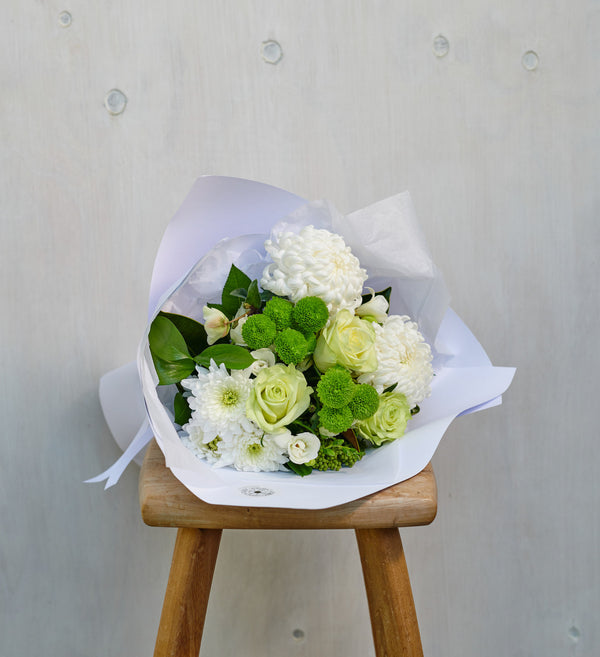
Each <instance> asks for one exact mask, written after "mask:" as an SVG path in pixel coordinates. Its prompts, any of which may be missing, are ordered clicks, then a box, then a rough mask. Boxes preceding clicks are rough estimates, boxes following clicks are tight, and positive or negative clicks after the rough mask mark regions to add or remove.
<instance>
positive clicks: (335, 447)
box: [311, 438, 363, 470]
mask: <svg viewBox="0 0 600 657" xmlns="http://www.w3.org/2000/svg"><path fill="white" fill-rule="evenodd" d="M362 456H363V455H362V452H359V451H357V450H356V449H354V447H350V446H349V445H348V444H347V443H346V442H345V441H344V440H342V439H341V438H321V448H320V449H319V453H318V455H317V458H316V459H315V460H314V462H312V463H311V465H312V467H313V468H314V469H315V470H340V469H341V468H342V466H346V467H348V468H351V467H352V466H353V465H354V464H355V463H356V462H357V461H360V459H361V458H362Z"/></svg>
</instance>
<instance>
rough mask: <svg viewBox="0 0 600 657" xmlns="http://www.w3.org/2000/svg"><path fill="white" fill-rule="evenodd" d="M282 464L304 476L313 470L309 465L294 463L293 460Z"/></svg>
mask: <svg viewBox="0 0 600 657" xmlns="http://www.w3.org/2000/svg"><path fill="white" fill-rule="evenodd" d="M284 465H285V467H286V468H287V469H288V470H291V471H292V472H295V473H296V474H297V475H300V476H301V477H306V475H309V474H310V473H311V472H312V470H313V469H312V468H311V466H310V465H306V463H294V462H293V461H288V462H287V463H285V464H284Z"/></svg>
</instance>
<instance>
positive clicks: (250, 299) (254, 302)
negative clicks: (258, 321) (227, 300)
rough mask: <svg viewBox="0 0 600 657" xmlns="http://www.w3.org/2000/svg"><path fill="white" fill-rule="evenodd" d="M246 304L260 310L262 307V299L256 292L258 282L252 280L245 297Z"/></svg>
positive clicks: (257, 291)
mask: <svg viewBox="0 0 600 657" xmlns="http://www.w3.org/2000/svg"><path fill="white" fill-rule="evenodd" d="M246 303H247V304H249V305H250V306H252V307H253V308H256V309H257V310H260V307H261V306H262V299H261V298H260V292H259V290H258V281H257V280H253V281H252V283H250V286H249V287H248V294H247V295H246Z"/></svg>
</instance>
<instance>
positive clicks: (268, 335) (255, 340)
mask: <svg viewBox="0 0 600 657" xmlns="http://www.w3.org/2000/svg"><path fill="white" fill-rule="evenodd" d="M276 334H277V328H276V327H275V322H274V321H273V320H272V319H270V318H269V317H267V316H266V315H262V314H257V315H250V317H248V319H247V320H246V321H245V322H244V324H243V325H242V337H243V338H244V342H245V343H246V344H247V345H248V347H250V349H253V350H254V349H264V348H265V347H269V346H270V345H272V344H273V340H275V335H276Z"/></svg>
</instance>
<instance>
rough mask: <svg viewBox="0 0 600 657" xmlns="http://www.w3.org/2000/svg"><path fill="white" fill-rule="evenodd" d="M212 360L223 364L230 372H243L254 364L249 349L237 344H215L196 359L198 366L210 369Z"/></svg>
mask: <svg viewBox="0 0 600 657" xmlns="http://www.w3.org/2000/svg"><path fill="white" fill-rule="evenodd" d="M211 359H212V360H214V361H215V363H216V364H217V365H220V364H221V363H223V364H224V365H225V367H226V368H227V369H230V370H243V369H245V368H246V367H250V365H252V363H253V362H254V358H253V357H252V356H251V355H250V352H249V351H248V350H247V349H244V347H240V346H239V345H235V344H214V345H213V346H212V347H208V348H207V349H205V350H204V351H203V352H202V353H201V354H198V356H196V358H194V360H195V361H196V362H197V363H198V365H202V366H203V367H208V366H209V365H210V361H211Z"/></svg>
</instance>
